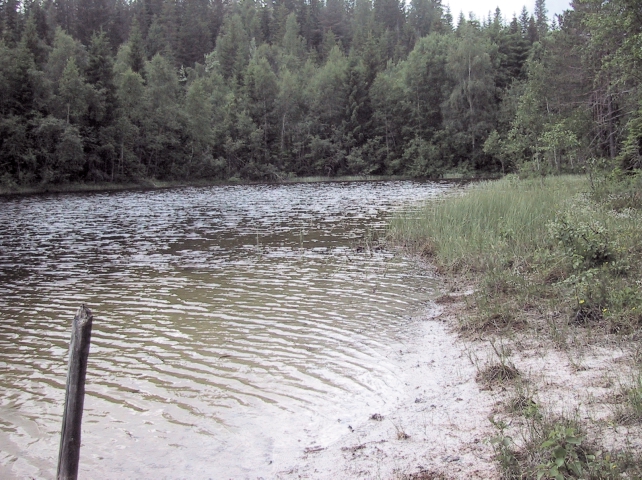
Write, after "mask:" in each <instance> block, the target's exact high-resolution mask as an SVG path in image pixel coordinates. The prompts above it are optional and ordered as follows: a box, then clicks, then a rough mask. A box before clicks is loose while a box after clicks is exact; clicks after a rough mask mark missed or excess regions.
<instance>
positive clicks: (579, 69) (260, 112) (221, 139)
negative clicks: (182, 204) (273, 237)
mask: <svg viewBox="0 0 642 480" xmlns="http://www.w3.org/2000/svg"><path fill="white" fill-rule="evenodd" d="M99 3H100V2H99ZM106 5H107V4H104V3H100V5H98V4H96V5H93V4H91V2H88V1H87V0H82V1H81V2H80V3H79V4H78V5H77V6H78V8H71V7H72V6H71V5H70V4H69V5H68V1H67V0H63V1H61V2H57V3H56V4H55V5H54V7H52V9H51V11H49V10H48V11H47V12H46V14H45V11H44V10H43V7H42V6H41V5H39V4H38V3H37V2H36V3H34V4H29V5H27V6H25V8H23V9H20V8H18V3H16V2H14V1H13V0H12V1H10V2H9V3H7V5H6V6H5V8H3V14H2V15H3V37H4V40H3V42H0V112H1V113H2V115H3V118H4V119H5V120H6V122H5V124H6V125H5V127H6V129H7V132H8V135H7V136H6V137H2V138H0V149H1V150H2V151H6V152H7V156H6V157H4V158H3V160H2V162H1V165H2V166H3V167H2V168H3V170H1V171H0V177H2V178H12V179H13V181H15V182H17V183H19V184H23V183H25V182H26V183H32V184H34V182H35V183H37V182H40V181H41V180H42V178H45V177H46V178H47V182H56V181H67V180H63V179H71V178H74V179H75V181H103V182H111V181H117V180H118V181H124V180H128V179H130V180H131V179H134V180H136V179H138V180H140V179H141V177H145V176H150V177H161V178H166V179H169V178H190V177H191V176H193V175H199V176H200V175H203V174H204V173H203V172H210V173H208V174H207V175H208V176H212V177H216V178H224V177H238V178H244V175H245V173H243V172H247V174H248V175H250V176H251V178H273V179H278V178H281V177H286V176H290V175H346V174H370V173H377V174H401V175H413V176H419V177H439V176H442V175H445V174H447V173H449V172H459V173H465V174H466V175H470V176H474V175H480V174H489V173H495V172H501V173H504V174H505V173H510V172H518V173H519V174H520V175H521V176H532V177H535V176H541V175H548V174H559V173H565V172H576V171H579V170H581V169H583V168H585V167H586V166H587V165H588V164H590V163H591V161H592V160H591V159H592V158H600V157H602V156H608V157H610V159H611V162H613V161H614V160H615V159H616V158H617V161H618V162H619V164H620V165H621V166H622V169H623V170H624V171H632V170H634V169H635V168H637V167H638V166H639V163H640V158H641V153H640V152H641V149H640V143H641V142H640V138H642V136H641V134H640V132H641V131H642V130H641V127H640V125H642V123H641V122H640V118H642V115H641V114H640V98H639V93H638V92H639V91H640V89H639V81H640V78H639V76H638V75H636V74H634V73H631V72H632V71H633V72H634V71H637V70H638V69H636V68H635V66H636V65H638V63H639V61H640V55H639V48H637V45H638V43H636V42H638V41H639V38H640V35H641V33H640V32H642V24H641V23H640V21H639V18H637V16H636V15H637V13H636V10H635V8H632V6H631V4H630V2H628V0H617V1H614V2H606V3H600V2H597V1H596V0H578V2H576V3H574V8H575V10H572V11H571V12H569V13H568V14H566V15H564V16H563V17H560V19H559V25H558V27H557V28H550V26H549V25H548V24H547V21H546V15H545V11H546V8H545V5H544V3H543V2H541V1H538V2H537V3H536V5H535V12H534V15H530V14H529V13H528V12H527V11H526V9H524V10H523V12H522V14H521V15H520V17H519V19H517V18H515V19H514V20H513V21H512V22H511V23H510V24H505V23H504V21H503V19H502V16H501V12H496V14H495V15H494V17H492V18H491V17H489V18H488V20H486V19H484V20H483V21H480V20H479V19H475V18H474V17H471V18H469V19H466V18H464V17H462V19H460V21H459V22H458V25H457V28H456V30H453V21H452V16H451V15H450V12H449V10H448V9H447V8H446V9H444V8H443V7H442V6H441V4H440V3H439V2H435V1H430V0H413V1H412V2H410V3H409V5H408V6H407V8H402V7H403V5H402V4H400V3H399V2H398V1H397V0H377V1H374V2H373V1H371V0H358V1H357V2H346V1H344V0H332V1H328V2H316V1H315V2H311V3H309V2H308V3H287V2H286V3H279V4H272V3H270V2H268V3H265V2H263V3H261V2H255V1H247V2H240V3H234V4H230V5H228V6H226V7H225V8H223V3H222V2H220V1H219V0H217V1H213V2H187V3H185V4H182V3H176V2H170V1H168V0H160V1H159V2H151V3H149V4H145V7H144V8H142V7H141V5H140V4H139V3H136V2H129V3H128V2H125V3H122V2H121V3H118V5H115V6H114V7H113V9H112V8H104V7H105V6H106ZM141 8H142V10H141ZM115 52H117V58H116V60H114V58H113V54H114V53H115ZM150 74H151V75H152V77H153V78H149V77H148V75H150ZM136 75H137V76H136ZM193 85H196V86H195V87H193V88H192V86H193ZM199 104H201V105H199ZM13 117H15V118H13ZM48 117H54V118H56V119H59V120H62V121H64V122H65V123H66V124H68V125H69V126H73V127H74V128H75V129H76V130H74V131H77V133H78V135H79V141H80V143H79V144H78V143H76V142H75V141H74V142H72V143H73V144H74V145H82V151H83V155H84V157H85V158H84V162H82V163H83V165H84V166H83V168H82V169H81V170H79V171H75V170H74V173H73V175H71V174H70V173H69V172H67V171H60V172H55V170H56V169H57V168H58V167H56V166H55V165H57V164H55V163H52V162H49V161H47V162H45V163H46V164H47V167H46V168H44V167H43V166H42V165H40V163H41V162H40V160H38V158H45V157H47V158H50V157H49V156H47V155H44V154H42V155H41V152H44V151H48V152H50V153H51V151H53V150H55V149H53V150H52V149H51V148H49V147H47V148H43V147H42V145H40V142H39V139H38V138H37V137H36V135H35V131H36V130H37V129H38V128H39V120H38V119H45V118H48ZM18 125H19V127H18ZM11 132H13V133H11ZM70 132H71V130H70ZM70 135H71V133H70ZM59 141H60V142H66V145H67V147H68V146H69V145H70V143H69V141H70V137H69V138H68V137H64V136H60V137H59ZM3 143H4V144H6V145H4V146H2V144H3ZM67 147H65V148H64V149H63V150H65V151H67ZM48 155H49V154H48ZM74 162H75V160H74ZM74 162H72V163H74ZM223 165H224V167H223ZM42 172H45V173H42ZM195 172H198V174H197V173H195ZM41 173H42V175H41ZM5 174H6V175H5ZM43 175H44V176H43ZM70 175H71V176H70ZM247 178H250V177H247ZM57 179H58V180H57ZM636 198H639V196H638V197H635V195H631V197H629V199H628V200H631V201H636V200H635V199H636Z"/></svg>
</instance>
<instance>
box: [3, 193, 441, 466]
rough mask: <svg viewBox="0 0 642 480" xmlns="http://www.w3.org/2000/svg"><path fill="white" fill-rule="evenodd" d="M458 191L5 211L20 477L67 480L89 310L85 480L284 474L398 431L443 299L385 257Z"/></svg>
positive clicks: (7, 360)
mask: <svg viewBox="0 0 642 480" xmlns="http://www.w3.org/2000/svg"><path fill="white" fill-rule="evenodd" d="M445 188H447V187H446V186H445V185H436V184H429V183H416V182H374V183H334V184H300V185H286V186H267V185H258V186H228V187H212V188H184V189H173V190H164V191H152V192H119V193H98V194H78V195H50V196H33V197H23V198H15V199H3V200H0V205H1V210H0V366H2V368H1V369H0V385H1V387H2V388H3V396H2V398H1V399H0V476H2V477H3V478H11V477H15V478H24V477H28V476H32V477H34V478H39V477H44V478H46V477H51V476H53V474H54V471H55V468H56V459H57V449H58V442H59V438H58V435H59V434H58V432H59V428H60V418H61V414H62V402H63V400H64V382H65V374H66V363H65V356H66V351H67V344H68V341H69V325H70V321H71V317H72V316H73V314H74V312H75V311H76V309H77V308H78V305H79V304H80V303H82V302H86V303H87V304H88V305H89V306H90V307H91V308H92V309H93V310H94V313H95V320H94V331H93V337H92V347H91V357H90V364H89V373H88V379H87V398H86V401H85V415H84V419H83V421H84V425H83V451H82V457H81V476H83V477H85V478H92V477H93V478H97V473H96V472H100V478H159V477H170V478H171V477H173V476H176V475H178V474H179V473H180V476H181V477H188V478H208V477H212V476H213V477H238V476H243V475H260V474H268V475H269V474H270V473H271V472H275V471H278V468H279V466H281V465H282V464H283V462H284V461H287V460H288V459H290V458H292V456H294V455H299V454H300V453H301V452H302V450H303V448H304V447H305V446H307V445H309V444H310V443H311V442H319V443H323V442H329V441H331V440H332V439H333V438H336V437H337V436H338V435H340V434H341V433H343V432H344V431H345V429H346V428H347V424H348V423H349V422H350V421H354V420H355V419H358V418H364V417H366V416H367V415H369V414H371V413H373V412H375V411H377V412H385V411H386V409H387V408H390V406H391V405H393V404H394V402H395V392H396V391H397V389H398V388H399V386H400V385H401V383H400V382H402V378H401V375H402V372H400V371H399V369H398V367H397V365H396V364H395V362H394V360H391V359H390V355H391V352H392V350H393V348H395V347H394V345H396V344H397V343H398V342H399V341H403V336H404V335H406V334H407V333H406V330H405V326H406V323H407V321H408V314H409V313H410V312H412V311H413V310H416V309H417V308H419V307H420V306H421V305H422V303H423V302H425V301H426V300H427V299H429V298H430V295H431V292H432V284H431V283H430V282H431V280H430V279H429V278H426V277H425V276H423V275H421V274H420V273H419V272H416V271H415V270H414V268H413V266H412V265H411V264H410V263H409V262H407V261H406V259H404V258H402V257H400V256H399V255H395V254H394V252H390V251H379V250H377V251H375V250H373V249H371V248H369V245H371V244H372V243H371V242H372V241H373V240H374V239H376V237H377V235H380V234H382V233H383V229H384V228H385V224H386V221H387V218H389V215H390V214H391V212H392V211H394V210H395V209H398V208H400V207H402V206H404V205H406V206H407V205H410V204H412V203H413V202H418V201H420V200H421V199H425V198H428V197H433V196H436V195H439V194H440V193H441V192H442V191H443V190H444V189H445ZM369 242H370V243H369ZM357 243H361V244H362V246H363V248H359V249H357V248H355V247H356V245H357Z"/></svg>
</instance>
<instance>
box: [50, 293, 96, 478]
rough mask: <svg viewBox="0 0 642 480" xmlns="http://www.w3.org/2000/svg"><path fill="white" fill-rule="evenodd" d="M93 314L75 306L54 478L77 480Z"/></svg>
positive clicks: (83, 306) (86, 309)
mask: <svg viewBox="0 0 642 480" xmlns="http://www.w3.org/2000/svg"><path fill="white" fill-rule="evenodd" d="M92 320H93V316H92V314H91V310H89V309H88V308H87V307H86V306H85V305H84V304H83V305H81V306H80V308H79V309H78V313H76V316H75V317H74V321H73V323H72V326H71V343H70V344H69V371H68V373H67V392H66V394H65V411H64V413H63V417H62V431H61V434H60V452H59V454H58V472H57V473H56V479H57V480H76V478H77V477H78V464H79V459H80V427H81V424H82V410H83V404H84V403H85V377H86V375H87V358H88V357H89V344H90V342H91V324H92Z"/></svg>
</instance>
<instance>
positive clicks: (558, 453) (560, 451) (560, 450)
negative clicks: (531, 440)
mask: <svg viewBox="0 0 642 480" xmlns="http://www.w3.org/2000/svg"><path fill="white" fill-rule="evenodd" d="M553 456H554V457H555V458H557V459H559V458H561V459H564V458H565V457H566V449H565V448H564V447H559V446H558V447H556V448H555V450H553Z"/></svg>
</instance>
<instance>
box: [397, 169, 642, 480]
mask: <svg viewBox="0 0 642 480" xmlns="http://www.w3.org/2000/svg"><path fill="white" fill-rule="evenodd" d="M640 187H642V175H641V174H639V173H634V174H631V173H624V172H621V171H618V170H615V171H612V172H611V173H608V174H603V173H602V174H600V175H591V176H557V177H542V178H530V179H520V178H518V177H517V176H513V175H511V176H507V177H505V178H503V179H502V180H499V181H495V182H483V183H477V184H472V185H470V186H468V187H467V188H465V189H464V190H463V191H461V190H460V191H457V192H454V193H453V194H451V195H449V196H447V197H445V198H443V199H441V200H438V201H433V202H430V203H428V204H426V205H425V206H424V207H423V209H421V210H419V211H418V212H417V211H415V212H411V213H406V214H405V215H403V216H399V217H397V218H396V219H394V221H393V222H392V224H391V228H390V238H391V239H392V240H393V241H394V242H396V243H398V244H402V245H404V246H405V247H406V248H408V249H410V250H412V251H414V252H415V253H417V254H420V255H422V256H424V257H427V258H429V259H430V261H431V263H432V264H433V265H435V267H436V268H437V271H438V272H439V273H441V274H443V276H444V277H445V278H446V279H448V280H453V279H454V281H457V282H459V283H464V284H466V285H472V286H473V289H474V291H475V293H474V295H472V299H471V300H469V303H470V305H469V308H468V309H467V311H466V314H465V315H463V316H462V317H463V318H461V319H460V325H459V327H460V330H461V331H462V332H464V333H467V334H472V335H474V336H476V337H478V338H479V337H486V338H495V339H500V341H502V339H510V338H513V337H514V336H515V335H516V332H519V333H520V334H521V335H530V337H531V338H536V339H537V342H538V343H539V344H541V345H543V348H551V349H558V350H561V351H564V350H565V349H566V350H567V351H568V350H570V348H571V345H570V344H571V343H572V340H571V337H572V335H571V333H570V332H578V331H581V332H584V334H585V336H590V337H591V339H592V340H591V341H592V342H599V341H602V342H603V343H605V342H607V341H608V342H609V345H617V348H619V349H622V350H625V349H629V350H632V351H633V350H635V349H636V348H637V350H635V351H639V340H640V327H641V326H642V295H641V293H640V285H641V282H642V223H641V221H642V193H641V192H642V189H641V188H640ZM573 335H575V333H574V334H573ZM606 339H608V340H606ZM636 345H638V346H637V347H635V346H636ZM493 346H494V345H493ZM547 346H548V347H547ZM495 352H496V353H497V356H498V358H500V362H499V363H497V364H496V365H492V366H491V367H489V369H487V370H486V371H483V372H481V374H480V377H481V378H482V379H483V381H488V375H486V374H488V373H489V372H490V373H492V368H495V369H497V368H498V367H499V366H504V367H505V366H506V365H511V364H510V362H509V361H507V359H506V356H505V355H504V353H503V350H502V352H499V351H498V350H497V349H495ZM569 356H570V355H569ZM633 357H635V355H633ZM633 357H632V358H633ZM638 357H639V355H638ZM638 360H639V359H638ZM631 363H632V365H633V366H632V368H633V371H636V369H637V371H638V372H640V362H639V361H637V362H636V361H635V358H634V359H633V360H632V362H631ZM511 368H512V367H511ZM514 373H515V374H514V375H511V376H499V377H496V378H495V377H493V379H492V381H498V382H504V383H511V385H510V387H509V388H511V389H512V390H513V391H514V395H513V397H512V398H511V399H510V400H508V401H507V406H506V408H507V410H509V411H510V415H511V416H512V417H513V418H515V419H517V420H516V422H517V423H520V424H522V425H523V429H522V431H521V436H522V437H523V438H522V440H521V442H515V441H514V439H513V438H512V436H511V435H512V434H511V433H508V429H507V423H505V421H504V420H493V422H494V425H495V427H496V428H497V431H498V433H497V436H496V437H495V438H494V439H493V444H494V446H495V451H496V453H497V459H498V461H499V463H500V466H501V471H502V472H503V476H504V478H537V479H540V478H555V479H558V478H595V479H597V478H641V476H642V463H641V462H640V457H639V454H636V453H635V451H634V450H631V449H627V448H625V447H624V446H623V447H622V448H616V449H613V448H611V449H610V450H609V449H605V448H602V447H601V446H600V444H599V441H596V439H595V438H592V437H591V436H590V435H588V434H587V433H586V432H587V430H590V429H591V428H592V427H593V425H591V422H592V420H587V419H585V418H581V419H580V418H578V416H577V414H572V413H568V414H565V415H561V416H560V415H559V414H557V413H555V414H554V413H552V412H547V411H546V409H544V408H542V407H541V402H539V401H535V400H534V398H535V397H534V396H533V392H532V391H529V389H532V388H533V387H532V385H531V384H530V383H529V379H528V378H522V377H521V376H520V375H519V373H518V372H517V370H515V372H514ZM504 377H506V378H504ZM640 378H642V377H641V376H640V374H639V373H638V374H637V376H636V378H634V379H633V381H632V382H630V385H625V386H624V385H620V386H619V390H617V386H616V385H613V387H612V390H613V392H612V394H611V397H612V398H613V399H615V400H614V402H615V403H616V404H617V408H616V409H615V410H614V412H613V414H612V415H611V417H610V419H609V420H608V422H609V424H610V425H616V426H617V425H639V424H640V423H642V400H641V399H642V393H641V392H642V387H641V385H642V384H641V383H640ZM479 380H480V379H479V378H478V381H479ZM525 385H526V387H524V386H525ZM529 385H531V386H529ZM508 423H511V421H509V422H508Z"/></svg>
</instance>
